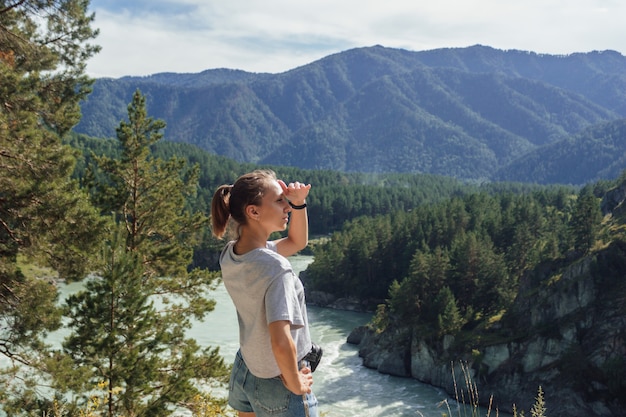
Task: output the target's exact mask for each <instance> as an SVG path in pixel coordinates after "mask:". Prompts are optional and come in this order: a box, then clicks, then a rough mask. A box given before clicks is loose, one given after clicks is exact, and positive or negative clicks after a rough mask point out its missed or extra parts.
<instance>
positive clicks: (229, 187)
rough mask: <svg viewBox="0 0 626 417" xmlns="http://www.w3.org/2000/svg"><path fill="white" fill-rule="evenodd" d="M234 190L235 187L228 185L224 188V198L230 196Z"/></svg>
mask: <svg viewBox="0 0 626 417" xmlns="http://www.w3.org/2000/svg"><path fill="white" fill-rule="evenodd" d="M232 189H233V185H232V184H230V185H226V186H225V187H224V188H222V196H223V197H226V196H227V195H228V194H230V192H231V191H232Z"/></svg>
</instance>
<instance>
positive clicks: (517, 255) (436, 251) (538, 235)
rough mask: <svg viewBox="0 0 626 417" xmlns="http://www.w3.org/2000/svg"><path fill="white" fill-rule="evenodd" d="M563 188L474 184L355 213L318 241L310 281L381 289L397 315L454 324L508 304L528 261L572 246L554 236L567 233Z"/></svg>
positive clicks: (349, 291) (362, 293)
mask: <svg viewBox="0 0 626 417" xmlns="http://www.w3.org/2000/svg"><path fill="white" fill-rule="evenodd" d="M564 192H565V194H564ZM565 195H567V192H566V191H565V190H563V189H542V190H535V191H532V192H531V191H529V192H524V193H520V194H513V193H497V194H490V193H487V192H476V193H473V194H469V195H467V196H465V197H457V198H452V199H449V200H447V201H444V202H440V203H437V204H430V205H420V206H418V207H416V208H414V209H413V210H412V211H411V212H409V213H407V212H402V211H400V212H393V213H390V214H387V215H381V216H378V217H376V218H358V219H355V220H354V221H352V222H349V223H347V224H346V225H345V227H344V228H343V230H342V231H341V232H339V233H335V234H333V236H332V237H331V239H330V240H329V241H328V242H327V243H324V244H321V245H320V246H318V247H316V249H315V261H314V262H313V263H312V264H311V265H310V266H309V267H308V269H307V285H308V287H309V288H311V289H315V290H321V291H326V292H330V293H332V294H335V295H337V296H340V297H355V298H358V299H361V300H372V301H374V302H375V301H376V300H383V299H387V303H388V306H389V309H388V310H389V314H391V317H393V318H394V320H397V321H398V322H404V323H413V324H416V323H421V324H422V325H429V326H431V328H432V330H433V331H434V332H438V331H439V328H440V324H439V318H440V317H444V316H447V317H449V318H450V319H451V320H452V321H451V323H448V326H452V328H454V329H456V330H459V329H460V326H459V323H471V322H473V321H475V320H481V319H482V318H487V317H489V316H492V315H497V314H500V313H501V312H502V311H505V310H506V309H507V308H508V307H509V306H510V305H511V303H512V302H513V299H514V298H515V296H516V294H517V283H518V280H519V278H520V277H521V275H522V274H523V273H524V271H527V270H528V269H530V268H533V267H534V266H535V265H537V263H538V262H539V261H541V260H543V259H545V257H546V256H551V257H558V256H562V255H563V254H564V253H566V251H568V250H571V249H572V247H570V246H563V247H560V246H558V245H556V244H555V242H567V241H568V239H567V236H568V234H569V226H568V220H569V217H570V216H569V215H568V213H569V212H570V211H571V210H572V206H571V204H569V201H570V200H569V199H568V198H564V196H565ZM444 287H447V288H448V289H449V291H450V292H451V294H449V295H448V296H447V297H446V294H445V293H444V294H440V291H441V289H442V288H444ZM438 297H440V299H439V300H438V302H435V300H437V298H438ZM441 297H443V299H442V298H441ZM457 310H458V311H457ZM457 313H458V315H457ZM441 325H444V323H442V324H441ZM446 330H451V329H446Z"/></svg>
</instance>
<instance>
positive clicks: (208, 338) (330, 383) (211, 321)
mask: <svg viewBox="0 0 626 417" xmlns="http://www.w3.org/2000/svg"><path fill="white" fill-rule="evenodd" d="M312 260H313V258H312V257H310V256H293V257H291V258H290V261H291V263H292V265H293V267H294V270H295V271H296V272H298V273H299V272H300V271H302V270H304V269H306V266H307V265H308V264H309V263H310V262H311V261H312ZM213 297H214V299H215V300H216V301H217V305H216V308H215V310H214V311H213V312H211V313H210V314H209V315H208V317H207V319H206V320H205V321H204V322H203V323H196V324H195V325H194V327H193V328H192V333H191V336H192V337H193V338H195V339H196V340H197V341H198V343H200V344H201V345H202V346H207V345H209V346H219V347H220V352H221V353H222V355H223V356H224V357H225V358H226V361H227V362H229V363H230V362H231V361H232V359H233V358H234V355H235V353H236V351H237V349H238V337H239V333H238V332H239V331H238V327H237V317H236V312H235V309H234V307H233V305H232V302H231V301H230V298H229V297H228V294H227V293H226V290H225V289H224V287H223V286H222V285H220V286H219V287H218V289H217V291H216V292H215V293H214V294H213ZM307 310H308V313H309V322H310V325H311V336H312V338H313V340H315V341H316V342H317V343H319V344H320V345H321V346H322V347H323V349H324V356H323V358H322V362H321V364H320V365H319V367H318V369H317V370H316V371H315V374H314V384H313V391H314V392H315V395H316V396H317V398H318V400H319V403H320V411H321V415H322V416H323V417H378V416H385V417H405V416H407V417H408V416H424V417H441V416H442V415H444V414H448V409H447V407H446V406H445V405H441V404H442V401H443V400H445V399H447V398H448V396H447V394H446V393H445V392H444V391H443V390H440V389H437V388H435V387H432V386H430V385H427V384H423V383H420V382H419V381H417V380H413V379H410V378H399V377H393V376H389V375H383V374H381V373H379V372H377V371H375V370H372V369H368V368H365V367H364V366H362V364H361V362H362V360H361V358H360V357H359V356H358V349H357V348H356V346H353V345H350V344H348V343H346V339H347V337H348V334H350V332H351V331H352V329H354V328H355V327H357V326H360V325H363V324H365V323H367V322H368V321H369V320H370V318H371V314H366V313H356V312H350V311H340V310H333V309H328V308H319V307H313V306H309V307H308V308H307ZM448 402H449V403H451V404H452V403H454V401H451V400H450V399H448ZM450 407H451V408H452V411H453V413H452V415H453V416H454V415H459V416H460V415H463V416H469V415H471V414H467V413H465V412H463V413H462V414H457V413H459V410H457V409H456V408H453V407H452V405H450ZM482 415H483V416H484V415H486V414H482Z"/></svg>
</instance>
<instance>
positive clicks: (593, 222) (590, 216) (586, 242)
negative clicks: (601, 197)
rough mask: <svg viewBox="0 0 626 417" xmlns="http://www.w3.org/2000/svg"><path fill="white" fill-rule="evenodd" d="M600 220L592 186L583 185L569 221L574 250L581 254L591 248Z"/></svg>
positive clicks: (597, 203)
mask: <svg viewBox="0 0 626 417" xmlns="http://www.w3.org/2000/svg"><path fill="white" fill-rule="evenodd" d="M601 222H602V213H601V211H600V203H599V201H598V199H597V198H596V196H595V195H594V194H593V189H592V187H591V186H586V187H583V189H582V190H580V192H579V194H578V199H577V200H576V205H575V207H574V212H573V214H572V219H571V222H570V229H571V231H572V234H573V235H574V249H575V250H577V251H580V252H581V253H582V254H587V253H588V252H589V251H590V250H591V248H592V247H593V245H594V243H595V241H596V238H597V235H598V231H599V230H600V224H601Z"/></svg>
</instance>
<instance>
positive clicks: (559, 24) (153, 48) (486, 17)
mask: <svg viewBox="0 0 626 417" xmlns="http://www.w3.org/2000/svg"><path fill="white" fill-rule="evenodd" d="M92 4H93V9H94V10H95V11H96V24H95V26H96V27H99V28H100V30H101V35H100V37H99V38H98V39H97V43H99V44H100V45H102V46H103V50H102V52H101V53H100V54H99V55H98V56H97V57H95V58H93V59H92V60H91V61H90V63H89V65H88V71H89V73H90V74H91V75H93V76H95V77H102V76H113V77H119V76H122V75H147V74H153V73H157V72H199V71H202V70H205V69H210V68H220V67H225V68H236V69H243V70H246V71H255V72H281V71H286V70H289V69H292V68H294V67H296V66H299V65H304V64H306V63H309V62H312V61H314V60H316V59H319V58H322V57H324V56H326V55H329V54H332V53H336V52H340V51H343V50H346V49H349V48H353V47H361V46H371V45H375V44H380V45H383V46H387V47H398V48H405V49H410V50H424V49H434V48H443V47H463V46H470V45H474V44H483V45H489V46H493V47H495V48H500V49H521V50H529V51H534V52H539V53H553V54H567V53H572V52H587V51H590V50H605V49H614V50H617V51H619V52H622V53H624V52H626V36H623V29H622V26H623V22H624V20H625V18H626V2H621V1H619V0H595V1H590V0H572V1H569V2H565V1H563V0H527V1H525V2H522V1H519V0H514V1H513V0H474V1H468V0H439V1H437V2H407V1H405V0H388V1H386V2H380V1H371V0H365V1H364V0H361V1H359V0H342V1H335V0H333V1H330V0H264V1H263V2H260V1H257V0H229V1H224V0H151V1H148V2H146V1H137V2H127V1H122V0H94V1H92ZM128 4H131V5H132V7H131V6H128Z"/></svg>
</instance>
